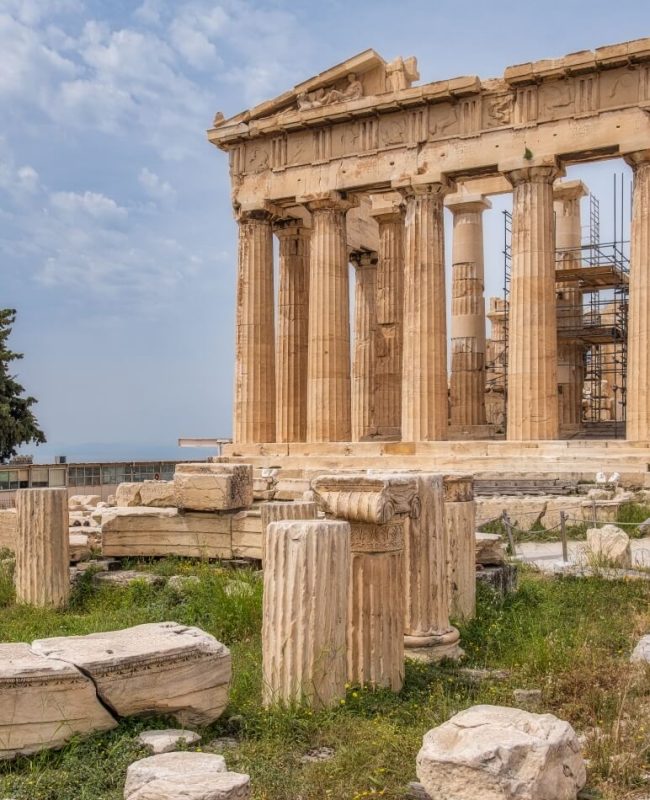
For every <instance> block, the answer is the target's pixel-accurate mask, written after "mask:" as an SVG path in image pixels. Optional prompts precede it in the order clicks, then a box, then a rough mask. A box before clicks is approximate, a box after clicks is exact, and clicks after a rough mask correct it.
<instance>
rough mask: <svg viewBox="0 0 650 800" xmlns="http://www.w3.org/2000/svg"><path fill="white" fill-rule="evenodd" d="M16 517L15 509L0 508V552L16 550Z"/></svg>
mask: <svg viewBox="0 0 650 800" xmlns="http://www.w3.org/2000/svg"><path fill="white" fill-rule="evenodd" d="M17 537H18V517H17V514H16V509H15V508H0V550H11V552H12V553H13V552H15V550H16V539H17Z"/></svg>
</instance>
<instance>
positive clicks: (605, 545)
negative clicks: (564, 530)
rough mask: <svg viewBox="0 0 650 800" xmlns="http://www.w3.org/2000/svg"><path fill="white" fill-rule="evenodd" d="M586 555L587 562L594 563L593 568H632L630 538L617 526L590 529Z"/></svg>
mask: <svg viewBox="0 0 650 800" xmlns="http://www.w3.org/2000/svg"><path fill="white" fill-rule="evenodd" d="M585 554H586V556H587V561H589V562H593V564H592V566H609V567H620V568H622V569H630V568H631V567H632V548H631V545H630V537H629V536H628V535H627V533H625V531H623V530H621V529H620V528H617V527H616V525H603V527H602V528H590V529H589V530H588V531H587V545H586V548H585Z"/></svg>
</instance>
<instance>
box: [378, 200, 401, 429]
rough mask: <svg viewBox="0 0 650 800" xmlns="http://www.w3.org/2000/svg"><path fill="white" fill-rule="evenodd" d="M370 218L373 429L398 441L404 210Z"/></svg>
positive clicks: (379, 214) (399, 425) (399, 426)
mask: <svg viewBox="0 0 650 800" xmlns="http://www.w3.org/2000/svg"><path fill="white" fill-rule="evenodd" d="M373 216H374V217H375V219H376V220H377V224H378V225H379V254H378V255H379V262H378V265H377V337H376V340H375V341H376V350H375V427H376V430H377V436H379V437H384V438H387V437H395V438H399V436H400V432H401V428H402V347H403V335H402V330H403V329H402V319H403V313H404V210H403V209H397V210H395V211H392V212H386V213H377V214H373Z"/></svg>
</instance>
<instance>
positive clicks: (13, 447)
mask: <svg viewBox="0 0 650 800" xmlns="http://www.w3.org/2000/svg"><path fill="white" fill-rule="evenodd" d="M15 321H16V311H15V309H13V308H5V309H2V308H0V464H2V463H4V462H5V461H7V460H8V459H10V458H11V457H12V456H15V455H16V452H17V448H18V447H19V446H20V445H21V444H28V443H29V442H34V443H35V444H43V443H44V442H45V441H46V439H45V434H44V433H43V431H42V430H41V429H40V428H39V426H38V422H37V420H36V417H35V416H34V413H33V411H32V406H33V405H34V404H35V403H36V399H35V398H34V397H25V396H24V392H25V390H24V389H23V387H22V386H21V385H20V384H19V383H18V382H17V381H16V379H15V376H13V375H11V374H10V373H9V365H10V364H11V362H12V361H18V360H19V359H21V358H22V357H23V356H22V353H13V352H12V351H11V350H10V349H9V348H8V345H7V341H8V339H9V336H10V335H11V329H12V327H13V324H14V322H15Z"/></svg>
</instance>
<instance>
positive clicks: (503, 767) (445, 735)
mask: <svg viewBox="0 0 650 800" xmlns="http://www.w3.org/2000/svg"><path fill="white" fill-rule="evenodd" d="M417 775H418V778H419V779H420V781H421V782H422V785H423V786H424V788H425V789H426V791H427V792H428V793H429V794H430V795H431V797H435V798H436V799H437V800H476V798H480V799H481V800H576V796H577V793H578V791H579V790H580V789H582V787H583V786H584V785H585V781H586V772H585V764H584V760H583V758H582V756H581V754H580V744H579V742H578V739H577V736H576V734H575V731H574V730H573V728H572V727H571V726H570V725H569V723H568V722H563V721H562V720H559V719H558V718H557V717H555V716H553V715H552V714H531V713H529V712H527V711H522V710H520V709H515V708H504V707H501V706H487V705H485V706H474V707H473V708H469V709H467V710H466V711H461V712H460V713H459V714H456V715H455V716H454V717H452V718H451V719H450V720H448V721H447V722H445V723H444V724H443V725H440V726H439V727H438V728H434V729H433V730H430V731H429V732H428V733H427V734H425V736H424V739H423V743H422V748H421V750H420V752H419V753H418V757H417Z"/></svg>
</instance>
